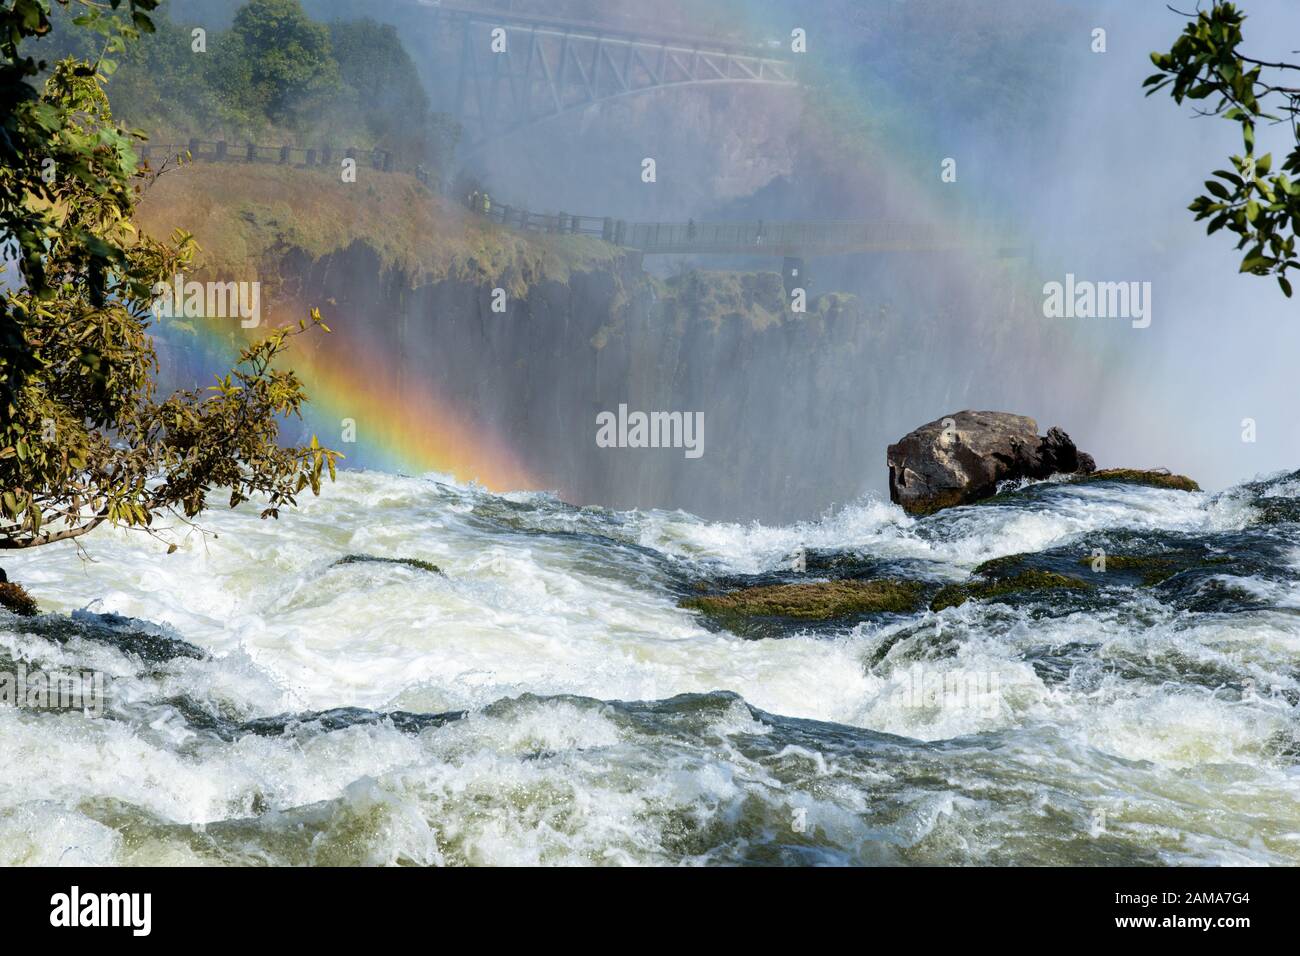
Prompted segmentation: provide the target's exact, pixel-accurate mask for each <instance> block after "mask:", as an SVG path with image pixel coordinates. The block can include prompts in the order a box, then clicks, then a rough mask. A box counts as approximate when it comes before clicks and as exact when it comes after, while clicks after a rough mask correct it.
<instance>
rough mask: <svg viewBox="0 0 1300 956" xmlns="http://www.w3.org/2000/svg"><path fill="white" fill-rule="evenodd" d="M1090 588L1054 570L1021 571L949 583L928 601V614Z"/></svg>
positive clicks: (1084, 583)
mask: <svg viewBox="0 0 1300 956" xmlns="http://www.w3.org/2000/svg"><path fill="white" fill-rule="evenodd" d="M1091 587H1092V585H1091V584H1088V583H1087V582H1086V581H1080V580H1079V579H1078V578H1072V577H1069V576H1068V575H1064V574H1057V573H1056V572H1055V571H1021V572H1020V573H1019V574H1014V575H1011V576H1009V577H997V578H992V579H987V580H973V581H968V582H966V583H964V584H949V585H945V586H944V587H943V588H941V589H940V590H939V593H938V594H936V595H935V596H934V598H933V600H931V602H930V610H931V611H942V610H943V609H944V608H946V607H960V606H961V605H963V604H965V603H966V602H967V601H969V600H971V599H972V598H974V599H976V600H996V599H998V598H1004V597H1010V596H1012V595H1015V594H1023V593H1025V592H1029V591H1042V590H1049V589H1053V588H1070V589H1073V590H1079V591H1086V590H1088V589H1090V588H1091Z"/></svg>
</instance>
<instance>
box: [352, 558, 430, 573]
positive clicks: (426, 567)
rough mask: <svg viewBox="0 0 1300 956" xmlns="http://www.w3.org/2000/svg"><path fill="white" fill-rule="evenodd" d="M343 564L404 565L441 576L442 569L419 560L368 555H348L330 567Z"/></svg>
mask: <svg viewBox="0 0 1300 956" xmlns="http://www.w3.org/2000/svg"><path fill="white" fill-rule="evenodd" d="M344 564H404V565H406V566H407V567H408V568H415V569H416V570H417V571H428V572H429V573H430V574H442V568H440V567H438V566H437V565H436V564H432V563H431V562H429V561H421V560H420V559H419V558H376V557H374V556H372V555H369V554H349V555H347V556H345V557H342V558H339V559H338V560H337V561H335V562H334V564H333V565H331V567H335V568H337V567H339V566H341V565H344Z"/></svg>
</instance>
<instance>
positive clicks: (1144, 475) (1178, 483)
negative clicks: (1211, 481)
mask: <svg viewBox="0 0 1300 956" xmlns="http://www.w3.org/2000/svg"><path fill="white" fill-rule="evenodd" d="M1071 481H1072V482H1074V483H1075V484H1091V483H1092V482H1096V481H1121V482H1126V483H1128V484H1131V485H1149V486H1151V487H1152V488H1169V489H1172V490H1174V491H1200V490H1201V486H1200V485H1198V484H1197V483H1196V482H1194V481H1192V479H1190V478H1188V477H1187V476H1186V475H1174V474H1171V473H1170V472H1168V471H1143V470H1141V469H1137V468H1104V469H1102V470H1101V471H1094V472H1091V473H1090V474H1087V475H1079V476H1077V477H1076V478H1072V479H1071Z"/></svg>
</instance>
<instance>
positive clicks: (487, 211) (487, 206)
mask: <svg viewBox="0 0 1300 956" xmlns="http://www.w3.org/2000/svg"><path fill="white" fill-rule="evenodd" d="M483 215H485V216H490V215H492V197H491V196H489V195H488V194H487V190H484V191H483Z"/></svg>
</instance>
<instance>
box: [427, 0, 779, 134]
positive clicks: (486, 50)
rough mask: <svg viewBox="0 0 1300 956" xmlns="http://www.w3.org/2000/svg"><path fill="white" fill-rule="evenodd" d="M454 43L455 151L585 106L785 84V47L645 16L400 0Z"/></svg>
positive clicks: (446, 43)
mask: <svg viewBox="0 0 1300 956" xmlns="http://www.w3.org/2000/svg"><path fill="white" fill-rule="evenodd" d="M408 3H409V4H413V5H414V6H415V7H418V8H420V9H421V10H423V11H424V12H425V13H426V14H427V16H428V17H429V18H431V19H432V21H433V24H432V26H433V29H434V32H435V35H438V36H440V37H441V38H442V43H441V47H442V48H443V49H455V50H456V54H455V55H456V63H455V90H456V92H455V98H454V101H453V102H452V104H451V111H452V112H453V114H454V115H455V116H456V117H457V119H458V120H459V121H460V123H461V125H462V128H463V129H464V133H465V140H464V142H463V144H462V149H463V151H464V152H465V153H473V152H475V151H477V150H478V149H480V148H482V147H483V146H484V145H486V144H487V143H488V142H490V141H492V140H495V139H499V138H501V137H503V136H506V135H509V134H510V133H513V132H515V131H517V130H520V129H523V128H525V127H528V126H532V125H534V124H536V123H540V122H543V121H545V120H548V119H551V118H553V117H556V116H559V115H561V114H564V113H569V112H572V111H574V110H579V109H584V108H586V107H588V106H590V105H592V104H594V103H600V102H604V101H608V100H613V99H616V98H619V97H625V96H632V95H636V94H640V93H644V92H648V91H652V90H661V89H668V88H671V87H692V86H696V87H706V86H714V85H718V84H729V85H747V86H772V87H793V86H795V85H796V84H797V82H798V80H797V77H796V73H795V67H794V59H793V55H792V54H790V53H789V51H788V47H787V45H786V44H783V43H780V42H777V41H769V42H768V43H767V44H758V45H756V44H753V43H747V42H744V41H743V40H741V39H738V38H727V37H722V38H719V37H705V36H692V35H690V34H688V33H683V32H676V31H666V30H665V29H664V28H663V27H662V26H659V25H656V24H654V23H651V22H636V21H630V20H625V19H624V20H619V21H612V22H596V21H588V20H575V19H566V18H563V17H556V16H549V15H545V14H536V13H526V12H522V11H516V10H514V9H500V8H491V7H486V6H483V7H477V6H470V5H467V4H456V3H446V2H436V0H408Z"/></svg>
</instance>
